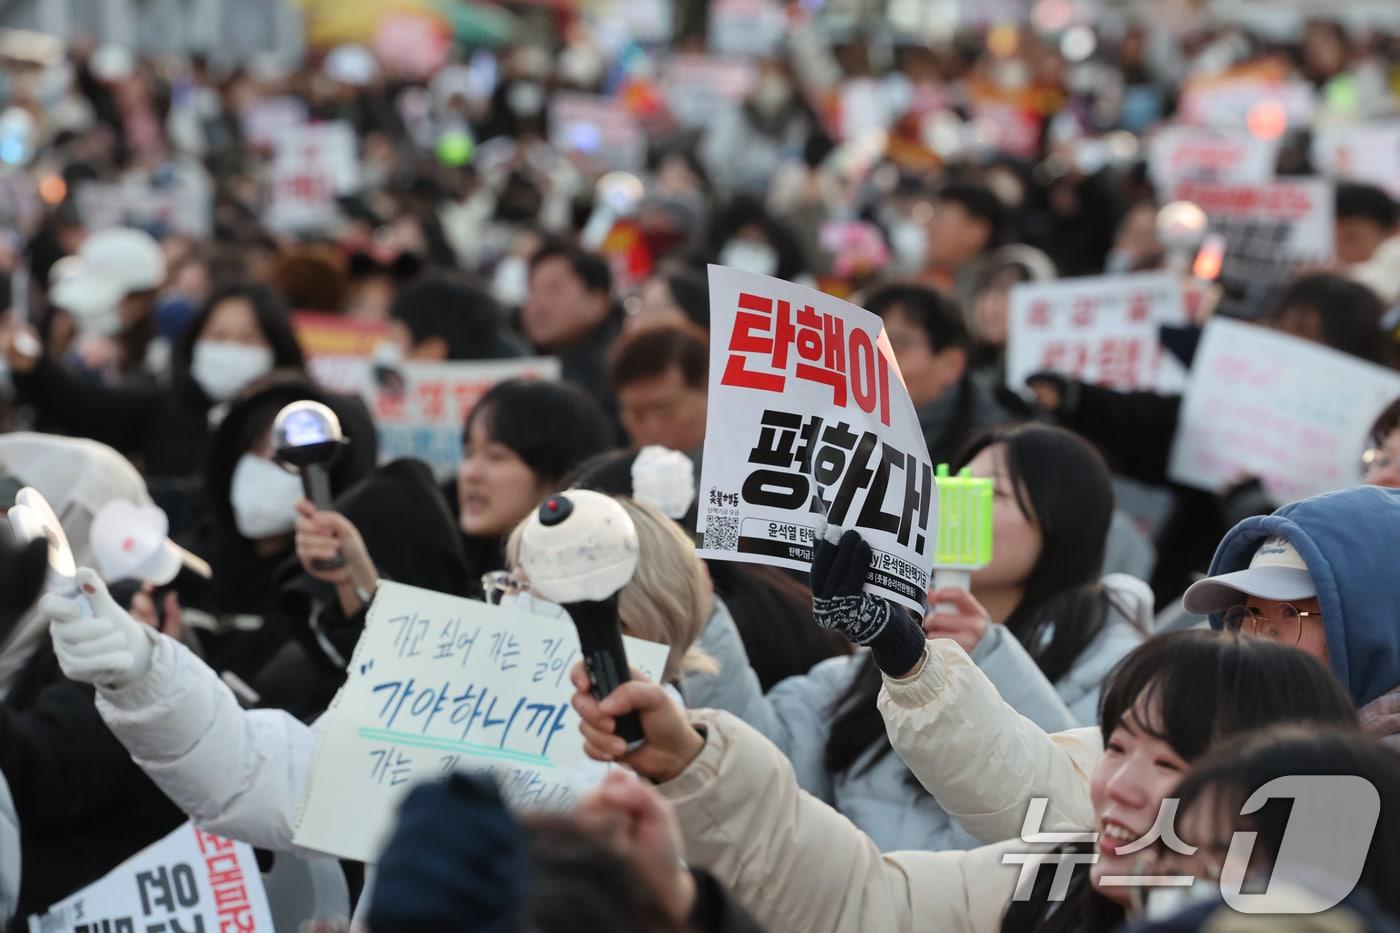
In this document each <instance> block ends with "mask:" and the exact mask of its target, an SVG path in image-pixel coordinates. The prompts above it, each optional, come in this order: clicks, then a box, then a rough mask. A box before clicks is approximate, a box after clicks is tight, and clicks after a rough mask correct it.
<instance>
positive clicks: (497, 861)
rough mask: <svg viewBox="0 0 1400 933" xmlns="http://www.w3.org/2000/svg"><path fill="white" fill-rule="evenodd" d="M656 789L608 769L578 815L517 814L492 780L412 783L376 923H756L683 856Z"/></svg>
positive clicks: (657, 928) (673, 926)
mask: <svg viewBox="0 0 1400 933" xmlns="http://www.w3.org/2000/svg"><path fill="white" fill-rule="evenodd" d="M666 807H667V805H666V802H665V801H664V800H662V799H661V798H660V797H659V795H657V793H656V792H655V791H654V790H650V789H649V788H647V787H646V786H645V785H644V784H642V783H641V782H639V781H637V780H635V779H632V778H628V777H625V776H624V775H622V774H613V775H610V776H609V777H608V778H607V779H606V781H605V782H604V784H603V786H602V787H601V788H600V789H599V790H598V791H596V792H595V793H594V795H593V796H591V797H589V798H587V799H585V800H584V801H583V802H582V804H581V805H580V807H579V809H578V811H577V813H576V816H575V817H574V818H573V819H568V818H562V817H539V816H537V817H530V818H526V819H525V820H524V821H523V822H521V821H517V820H516V819H515V818H514V817H512V815H511V814H510V813H509V812H508V811H507V809H506V806H505V803H504V802H503V801H502V800H501V798H500V794H499V792H498V791H497V790H496V788H495V787H494V786H492V785H491V784H490V782H489V781H486V780H482V779H479V778H469V777H467V776H465V775H460V774H458V775H453V776H451V777H449V778H447V779H446V780H445V781H443V782H441V783H436V784H426V785H423V786H421V787H419V788H417V789H415V790H414V791H413V792H412V793H410V794H409V796H408V797H407V799H405V800H404V803H403V806H402V807H401V809H400V816H399V822H398V826H397V827H396V829H395V831H394V836H393V837H392V838H391V839H390V840H389V842H388V844H387V845H386V846H385V850H384V857H383V859H382V860H381V861H380V866H379V874H378V877H377V880H376V885H375V897H374V899H373V902H372V904H371V907H370V911H369V916H368V918H367V919H368V925H369V929H370V930H371V931H372V933H396V931H398V933H406V931H411V930H429V929H451V928H455V927H458V926H461V925H462V924H464V923H466V922H468V921H467V919H466V918H471V920H470V923H471V925H472V929H477V930H502V931H509V930H519V929H525V928H527V927H534V928H536V929H541V930H555V931H561V933H562V931H575V930H576V931H579V933H583V931H592V930H616V931H619V933H680V931H682V930H685V931H690V933H711V931H713V933H740V931H755V933H756V931H757V930H758V927H757V926H756V925H755V924H754V923H753V921H752V920H751V919H750V918H749V917H748V916H747V915H746V914H745V913H744V912H743V910H742V908H740V907H739V906H738V905H737V904H735V903H734V902H733V901H732V899H731V898H729V896H728V895H727V894H726V893H725V892H724V890H723V888H722V887H721V886H720V885H719V884H718V882H716V881H715V880H714V878H713V877H712V876H710V875H709V873H707V872H705V871H703V870H701V869H697V868H690V867H688V866H686V865H685V863H683V862H682V861H681V860H680V853H679V851H678V850H677V849H676V848H675V847H674V843H673V840H672V839H671V837H670V836H669V835H668V834H667V833H666V832H665V831H664V830H665V825H666V823H667V821H668V820H670V819H671V817H670V816H669V814H668V812H667V809H666Z"/></svg>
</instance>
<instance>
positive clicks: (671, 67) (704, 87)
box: [661, 55, 756, 127]
mask: <svg viewBox="0 0 1400 933" xmlns="http://www.w3.org/2000/svg"><path fill="white" fill-rule="evenodd" d="M755 78H756V72H755V69H754V66H753V64H752V63H751V62H749V61H746V60H744V59H738V58H731V59H723V58H709V57H707V56H704V55H677V56H676V57H674V58H672V59H670V60H669V61H667V62H666V64H665V65H664V66H663V67H662V70H661V93H662V95H663V96H664V97H665V98H666V106H667V107H669V108H670V110H671V113H672V115H674V116H675V118H676V120H677V121H678V122H680V123H682V124H684V125H686V126H692V127H699V126H705V125H706V124H708V123H709V122H710V121H711V120H714V119H716V117H717V116H718V115H719V114H720V113H722V112H723V111H725V110H727V109H732V108H734V107H736V106H738V104H739V102H740V101H742V100H743V99H744V98H745V97H746V96H747V95H748V93H749V91H750V90H752V88H753V85H754V80H755Z"/></svg>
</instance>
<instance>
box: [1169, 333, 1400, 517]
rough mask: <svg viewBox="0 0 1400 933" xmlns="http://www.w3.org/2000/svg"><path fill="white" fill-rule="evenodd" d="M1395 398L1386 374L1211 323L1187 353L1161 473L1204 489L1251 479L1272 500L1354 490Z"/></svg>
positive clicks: (1318, 348) (1393, 382)
mask: <svg viewBox="0 0 1400 933" xmlns="http://www.w3.org/2000/svg"><path fill="white" fill-rule="evenodd" d="M1397 397H1400V374H1397V373H1395V372H1393V371H1391V370H1389V369H1385V368H1384V367H1381V366H1376V365H1374V364H1372V363H1367V362H1364V361H1362V360H1358V359H1356V358H1355V357H1352V356H1348V355H1346V354H1344V353H1339V352H1338V351H1336V350H1333V349H1331V348H1329V347H1324V346H1322V345H1320V344H1315V343H1311V342H1308V341H1305V340H1300V339H1298V338H1296V337H1290V336H1288V335H1286V334H1280V333H1278V332H1276V331H1272V330H1267V329H1265V328H1263V327H1259V326H1257V325H1254V324H1246V323H1243V322H1240V321H1230V320H1224V319H1220V318H1217V319H1215V320H1213V321H1211V323H1210V324H1209V325H1208V326H1207V327H1206V332H1205V336H1204V337H1203V338H1202V339H1201V345H1200V347H1199V349H1197V351H1196V357H1195V360H1194V362H1193V364H1192V368H1191V378H1190V381H1189V382H1188V384H1187V387H1186V395H1185V397H1184V398H1183V399H1182V404H1181V416H1180V422H1179V425H1178V427H1177V435H1176V443H1175V446H1174V447H1173V449H1172V457H1171V464H1170V467H1169V474H1170V476H1171V478H1172V479H1174V480H1176V481H1178V482H1181V483H1185V484H1186V485H1188V486H1195V487H1196V488H1198V489H1205V490H1209V491H1212V492H1214V491H1219V490H1221V489H1224V488H1225V487H1227V486H1229V485H1231V484H1233V483H1236V482H1239V481H1240V480H1242V479H1244V478H1246V477H1250V476H1256V477H1258V478H1259V479H1260V481H1262V482H1263V484H1264V486H1265V487H1266V488H1267V489H1268V490H1269V492H1270V494H1272V496H1273V497H1274V498H1275V499H1276V500H1278V501H1280V502H1291V501H1293V500H1295V499H1302V498H1305V497H1307V496H1313V495H1317V494H1319V493H1324V492H1330V491H1332V490H1334V489H1344V488H1346V487H1349V486H1355V485H1356V484H1357V483H1358V482H1359V476H1360V474H1359V470H1360V465H1361V454H1362V451H1364V450H1365V448H1366V446H1367V441H1368V438H1367V431H1369V430H1370V427H1371V422H1373V421H1374V420H1375V418H1376V416H1377V415H1379V414H1380V413H1381V411H1382V410H1383V409H1384V408H1385V407H1386V406H1387V405H1389V404H1390V403H1391V402H1393V401H1394V400H1395V399H1396V398H1397Z"/></svg>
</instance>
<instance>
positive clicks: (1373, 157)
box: [1312, 120, 1400, 198]
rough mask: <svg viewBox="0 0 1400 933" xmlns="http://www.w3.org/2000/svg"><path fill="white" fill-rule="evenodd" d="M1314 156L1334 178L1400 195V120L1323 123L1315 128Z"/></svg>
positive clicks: (1320, 168)
mask: <svg viewBox="0 0 1400 933" xmlns="http://www.w3.org/2000/svg"><path fill="white" fill-rule="evenodd" d="M1312 157H1313V167H1314V168H1316V169H1317V170H1318V171H1319V172H1322V173H1323V174H1325V175H1327V176H1329V177H1331V178H1345V179H1348V180H1350V181H1360V182H1366V183H1367V184H1372V185H1378V186H1379V187H1381V188H1384V189H1385V190H1387V191H1389V192H1390V194H1391V196H1392V197H1396V198H1400V120H1388V121H1385V122H1381V123H1326V124H1323V125H1322V126H1319V127H1318V128H1317V129H1315V130H1313V143H1312Z"/></svg>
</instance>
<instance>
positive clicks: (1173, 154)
mask: <svg viewBox="0 0 1400 933" xmlns="http://www.w3.org/2000/svg"><path fill="white" fill-rule="evenodd" d="M1277 162H1278V141H1277V140H1267V139H1259V138H1258V137H1256V136H1253V135H1251V134H1250V133H1247V132H1245V131H1244V130H1242V129H1238V128H1233V129H1226V128H1219V129H1216V128H1210V127H1200V126H1180V125H1178V126H1166V127H1163V128H1162V129H1161V130H1159V131H1158V132H1157V133H1155V134H1153V136H1152V139H1151V141H1150V142H1149V143H1148V146H1147V173H1148V175H1149V176H1150V177H1151V179H1152V184H1153V185H1155V186H1156V187H1157V189H1158V190H1159V191H1169V190H1171V188H1172V186H1173V185H1175V184H1176V183H1177V182H1180V181H1186V180H1188V179H1189V180H1193V181H1215V182H1225V183H1228V184H1257V183H1261V182H1267V181H1272V180H1273V177H1274V165H1275V164H1276V163H1277Z"/></svg>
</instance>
